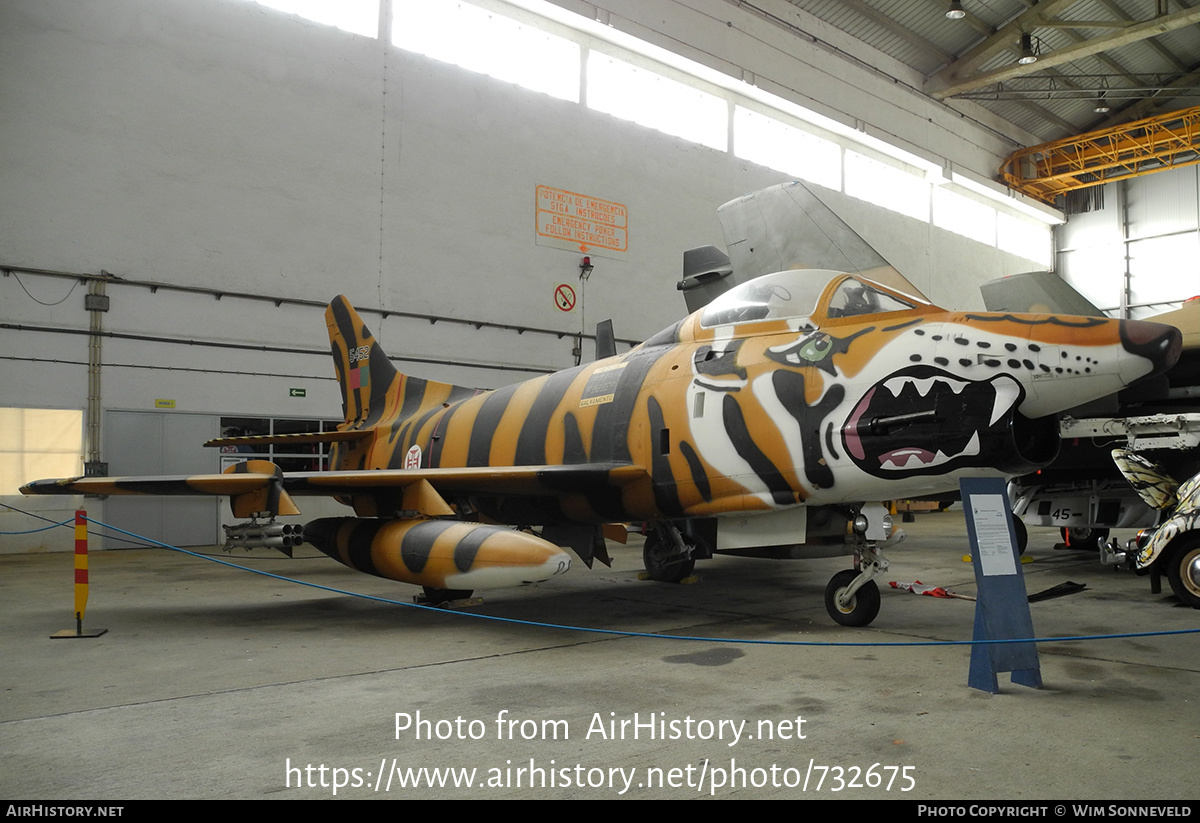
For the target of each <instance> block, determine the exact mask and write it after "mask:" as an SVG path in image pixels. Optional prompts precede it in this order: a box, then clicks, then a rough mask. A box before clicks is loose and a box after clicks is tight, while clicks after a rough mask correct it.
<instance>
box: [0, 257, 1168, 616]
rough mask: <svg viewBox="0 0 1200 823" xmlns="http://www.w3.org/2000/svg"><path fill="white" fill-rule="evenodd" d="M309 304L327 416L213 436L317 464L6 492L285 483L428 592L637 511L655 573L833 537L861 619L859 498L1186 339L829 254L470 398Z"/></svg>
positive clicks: (368, 568)
mask: <svg viewBox="0 0 1200 823" xmlns="http://www.w3.org/2000/svg"><path fill="white" fill-rule="evenodd" d="M326 321H327V324H328V327H329V337H330V340H331V341H332V344H333V353H334V362H335V366H336V371H337V376H338V379H339V381H340V384H341V389H342V399H343V403H344V409H345V422H344V423H343V424H342V425H341V426H340V427H339V430H338V431H335V432H328V433H324V434H310V435H288V436H278V437H272V436H268V437H258V438H227V439H222V440H217V441H213V442H212V443H210V444H209V445H226V444H246V443H281V442H329V443H331V461H330V464H331V466H333V467H334V468H333V470H331V471H327V472H318V473H283V472H281V471H280V470H278V469H277V468H276V467H275V466H274V465H273V464H271V463H268V462H264V461H256V460H252V461H249V462H247V463H241V464H238V465H237V466H235V467H233V468H232V469H230V470H229V471H228V472H227V473H225V474H223V475H204V476H193V477H175V478H72V479H66V480H42V481H37V482H34V483H30V484H29V485H27V486H25V487H24V488H23V489H22V491H23V492H24V493H26V494H69V493H92V494H227V495H230V496H231V504H232V508H233V510H234V513H235V515H236V516H238V517H251V518H254V519H253V520H252V522H251V523H250V524H249V525H247V526H246V527H245V531H242V532H240V533H235V535H234V536H237V535H240V539H241V545H246V546H251V545H275V546H278V547H281V548H286V547H285V546H284V544H285V543H287V542H289V540H291V538H287V537H286V536H285V535H284V534H283V532H282V528H283V527H281V526H280V524H277V523H275V522H274V518H275V517H277V516H285V515H295V514H298V513H299V510H298V508H297V506H296V504H295V502H294V500H293V498H295V497H301V496H305V495H332V496H334V497H336V498H337V499H338V500H340V501H342V502H343V503H345V504H347V505H349V506H350V507H352V508H353V510H354V516H353V517H341V518H323V519H319V520H315V521H313V522H310V523H308V524H306V525H305V526H304V529H303V535H304V537H303V539H304V540H307V541H308V542H310V543H312V544H313V545H315V546H316V547H317V548H319V549H320V550H321V551H323V552H325V553H326V554H328V555H330V556H331V557H333V558H335V559H337V560H339V561H341V562H342V563H344V564H346V565H348V566H351V567H353V568H356V569H359V570H361V571H364V572H367V573H370V574H375V575H379V576H382V577H388V578H392V579H395V580H401V581H404V582H408V583H413V584H416V585H418V586H424V587H425V588H426V592H427V594H428V595H429V597H430V598H431V599H436V600H442V599H447V598H450V599H453V598H456V597H462V596H465V595H467V594H469V591H470V590H473V589H476V588H486V587H494V586H504V585H513V584H519V583H524V582H531V581H540V580H545V579H548V578H550V577H552V576H554V575H556V574H559V573H561V572H564V571H566V570H567V568H568V567H569V566H570V559H569V557H568V555H567V554H566V553H565V552H564V551H563V548H562V547H568V548H571V549H573V550H574V551H575V552H576V553H577V554H578V555H579V556H580V557H581V558H582V559H583V560H584V561H585V562H586V563H587V564H588V565H589V566H590V565H591V564H592V561H593V559H595V558H598V559H600V560H602V561H605V562H607V560H608V556H607V553H606V551H605V548H604V546H605V537H606V536H609V537H611V536H616V535H618V534H620V535H623V534H624V532H625V529H624V528H623V526H622V525H621V524H625V523H630V522H637V523H644V524H646V526H645V531H646V540H645V549H644V560H645V564H646V568H647V569H648V571H649V572H650V576H651V577H652V578H654V579H656V580H663V581H678V580H680V579H682V578H683V577H684V576H686V575H689V574H691V572H692V568H693V564H694V562H695V561H696V560H697V559H701V558H706V557H711V556H712V555H713V553H714V552H726V553H740V554H747V555H756V556H771V557H824V556H833V555H838V554H852V555H853V556H854V566H855V568H854V569H852V570H846V571H843V572H840V573H839V574H837V575H835V576H834V577H833V579H832V580H831V581H830V583H829V586H828V588H827V590H826V606H827V608H828V610H829V613H830V615H831V616H832V617H833V619H834V620H836V621H837V622H839V623H842V624H844V625H866V624H867V623H869V622H871V620H873V619H874V618H875V616H876V614H877V612H878V609H879V590H878V587H877V585H876V583H875V581H874V580H873V578H874V577H875V576H877V575H878V574H880V573H881V572H882V571H884V570H885V569H886V568H887V561H886V560H885V559H884V558H883V556H882V553H881V550H882V549H883V548H886V547H887V546H889V545H893V544H895V543H896V542H898V541H899V539H901V538H902V535H901V534H900V533H899V532H898V531H897V532H896V533H893V532H892V528H891V524H890V519H889V518H887V517H886V509H885V508H884V506H883V505H881V504H880V503H879V502H878V501H881V500H886V499H893V498H898V497H912V496H919V495H929V494H938V493H944V492H947V491H951V490H954V489H956V488H957V483H958V479H959V478H960V477H961V476H963V475H972V476H977V475H997V474H1000V475H1010V474H1020V473H1025V472H1028V471H1031V470H1033V469H1035V468H1037V467H1039V466H1042V465H1044V464H1046V463H1048V462H1049V461H1050V460H1051V459H1053V457H1054V456H1055V454H1056V452H1057V449H1058V426H1057V420H1056V416H1055V415H1056V413H1057V412H1060V411H1062V410H1064V409H1067V408H1070V407H1073V406H1077V405H1079V404H1080V403H1083V402H1086V401H1088V400H1091V399H1093V398H1098V397H1102V396H1105V395H1108V394H1111V393H1113V392H1115V391H1117V390H1119V389H1121V388H1123V387H1125V386H1128V385H1130V384H1131V383H1133V382H1134V381H1136V380H1138V379H1139V378H1143V377H1146V376H1148V375H1151V374H1155V373H1158V372H1161V371H1162V370H1164V369H1166V368H1167V367H1169V366H1170V365H1171V364H1172V363H1174V362H1175V360H1176V359H1177V357H1178V354H1179V348H1180V333H1179V331H1178V330H1177V329H1174V328H1170V327H1167V326H1161V325H1157V324H1154V323H1146V322H1138V321H1117V320H1108V319H1103V318H1094V317H1064V316H1053V315H1018V314H1009V313H991V314H989V313H982V312H952V311H946V310H944V309H941V308H938V307H937V306H934V305H931V304H929V303H927V302H925V301H923V300H920V299H917V298H914V297H910V296H907V295H905V294H903V293H900V292H898V291H894V290H892V289H889V288H886V287H884V286H881V285H877V284H875V283H872V282H871V281H869V280H866V279H864V278H862V277H860V276H857V275H851V274H843V273H839V272H835V271H823V270H821V271H819V270H807V271H784V272H778V273H775V274H768V275H765V276H763V277H759V278H756V279H753V280H750V281H748V282H746V283H743V284H741V285H739V286H737V287H735V288H733V289H732V290H730V291H728V292H726V293H725V294H723V295H721V296H720V297H718V298H717V299H716V300H714V301H713V302H712V303H711V304H709V305H708V306H707V307H705V308H703V309H701V310H699V311H697V312H695V313H693V314H692V315H690V316H689V317H687V318H685V319H684V320H682V321H680V322H678V323H676V324H675V325H673V326H671V327H670V328H668V329H665V330H663V331H662V332H660V333H658V334H656V335H654V336H653V337H651V338H650V339H649V340H647V341H645V342H644V343H642V344H641V345H639V346H637V347H636V348H634V349H632V350H630V351H628V352H626V353H624V354H619V355H617V356H614V357H609V358H606V359H604V360H600V361H597V362H594V363H590V364H584V365H580V366H576V367H575V368H571V369H567V370H565V371H561V372H558V373H556V374H551V375H547V376H543V377H538V378H535V379H533V380H528V381H526V382H523V383H519V384H517V385H513V386H509V387H507V388H502V389H497V390H495V391H486V392H481V391H475V390H472V389H467V388H463V387H460V386H453V385H449V384H446V383H437V382H434V381H431V380H423V379H420V378H416V377H410V376H406V375H404V374H401V373H400V372H398V371H397V370H396V369H395V368H394V366H393V365H392V363H391V361H390V360H389V359H388V357H387V355H386V354H385V353H384V352H383V350H382V349H381V348H380V346H379V343H378V342H376V340H375V339H374V337H373V336H372V335H371V333H370V332H369V331H368V330H367V328H366V327H365V326H364V325H363V322H362V320H361V319H360V318H359V316H358V314H357V313H356V312H355V310H354V309H353V307H352V306H351V305H350V303H349V302H348V301H347V300H346V299H345V298H344V297H338V298H336V299H335V300H334V301H333V302H332V303H331V304H330V306H329V308H328V310H327V312H326ZM260 518H265V519H266V522H265V523H263V522H259V519H260ZM499 524H506V525H507V526H508V527H511V526H516V527H518V528H517V529H513V528H508V527H506V526H504V525H499ZM534 527H540V534H535V533H534V532H533V528H534Z"/></svg>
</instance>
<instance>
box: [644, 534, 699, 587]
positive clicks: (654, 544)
mask: <svg viewBox="0 0 1200 823" xmlns="http://www.w3.org/2000/svg"><path fill="white" fill-rule="evenodd" d="M670 556H671V555H670V552H669V550H668V546H667V545H666V544H665V543H664V542H663V541H662V539H661V538H660V537H659V536H658V532H657V531H651V532H650V533H649V534H647V535H646V543H645V545H643V546H642V564H643V565H644V566H645V567H646V574H648V575H650V579H651V580H657V581H658V582H659V583H678V582H679V581H681V580H683V579H684V578H685V577H688V576H689V575H690V574H691V573H692V570H693V569H695V568H696V561H695V560H692V559H691V558H688V559H687V560H670V559H669V558H670Z"/></svg>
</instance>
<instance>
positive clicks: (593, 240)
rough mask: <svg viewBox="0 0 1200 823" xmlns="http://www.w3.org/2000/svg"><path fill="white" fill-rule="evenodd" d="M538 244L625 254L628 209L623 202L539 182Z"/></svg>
mask: <svg viewBox="0 0 1200 823" xmlns="http://www.w3.org/2000/svg"><path fill="white" fill-rule="evenodd" d="M537 244H538V245H539V246H552V247H554V248H559V249H571V250H573V251H578V252H581V253H582V254H594V255H597V256H599V257H616V258H623V257H624V256H625V252H626V251H627V250H628V248H629V212H628V210H627V209H626V208H625V205H624V204H623V203H614V202H613V201H611V200H601V199H600V198H599V197H592V196H591V195H587V194H579V193H578V192H573V191H567V190H565V189H556V188H552V187H550V186H538V187H537Z"/></svg>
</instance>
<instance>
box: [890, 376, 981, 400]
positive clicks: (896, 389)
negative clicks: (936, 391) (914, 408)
mask: <svg viewBox="0 0 1200 823" xmlns="http://www.w3.org/2000/svg"><path fill="white" fill-rule="evenodd" d="M937 383H940V384H942V385H943V386H948V387H949V388H950V390H951V391H953V392H954V393H955V394H960V393H961V392H962V390H963V389H965V388H966V387H967V384H966V383H965V382H963V381H961V380H951V379H948V378H945V377H925V378H916V377H893V378H891V379H890V380H886V381H884V384H883V385H884V388H886V389H887V390H888V391H890V392H891V393H892V397H899V396H900V392H902V391H904V387H905V386H907V385H909V384H912V385H914V386H916V387H917V394H919V395H920V396H921V397H925V396H926V395H928V394H929V391H930V389H932V388H933V387H934V384H937Z"/></svg>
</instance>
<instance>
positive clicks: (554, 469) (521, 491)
mask: <svg viewBox="0 0 1200 823" xmlns="http://www.w3.org/2000/svg"><path fill="white" fill-rule="evenodd" d="M648 477H649V473H648V472H647V471H646V470H645V469H644V468H642V467H641V466H635V465H632V464H628V463H588V464H584V465H574V466H572V465H566V466H496V467H488V466H474V467H469V468H444V469H379V470H374V471H330V472H304V473H291V474H285V475H284V476H283V485H284V488H285V489H287V491H288V492H289V493H291V494H296V495H321V494H326V495H349V494H353V493H354V492H356V491H357V492H361V491H364V490H366V489H379V488H404V487H407V486H410V485H412V484H414V483H419V482H421V481H425V482H427V483H429V485H431V486H432V487H433V488H435V489H437V490H438V491H439V492H443V491H444V492H459V493H462V492H478V493H481V494H497V495H532V496H537V497H554V496H557V495H560V494H573V493H577V492H583V491H587V490H589V489H593V488H597V487H601V486H615V487H621V486H627V485H629V484H630V483H634V482H636V481H638V480H641V479H643V478H648Z"/></svg>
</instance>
